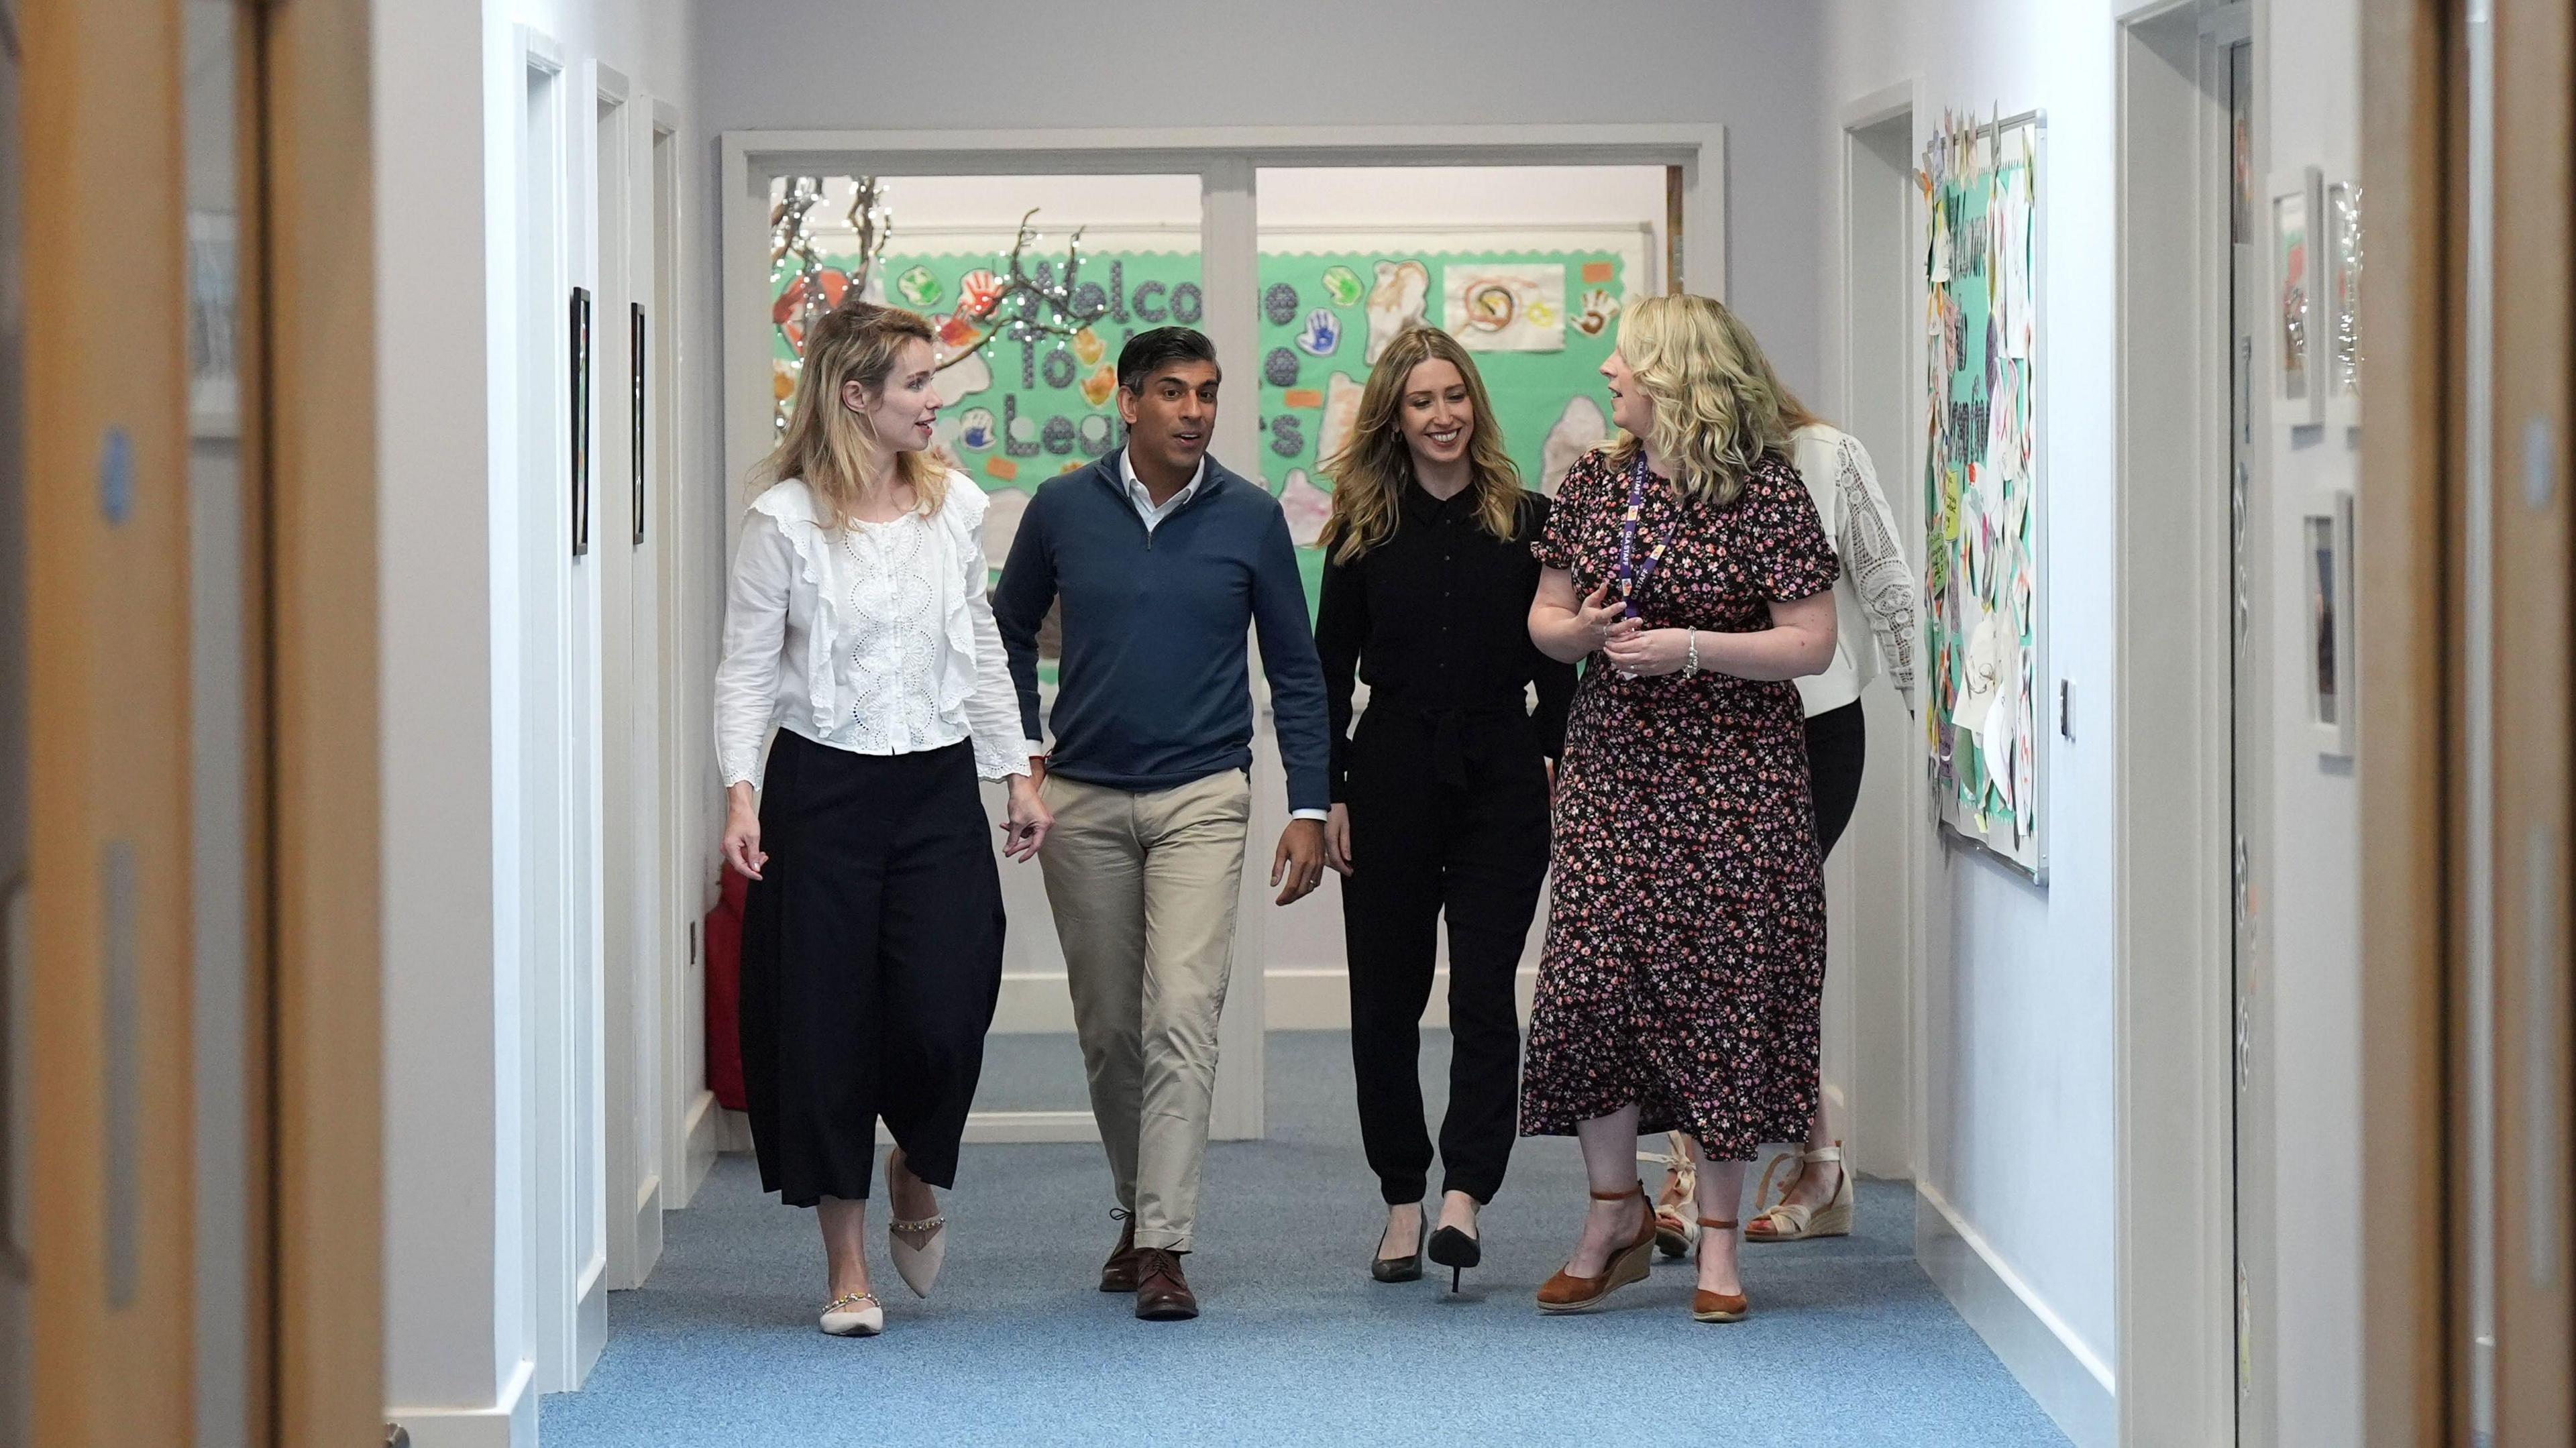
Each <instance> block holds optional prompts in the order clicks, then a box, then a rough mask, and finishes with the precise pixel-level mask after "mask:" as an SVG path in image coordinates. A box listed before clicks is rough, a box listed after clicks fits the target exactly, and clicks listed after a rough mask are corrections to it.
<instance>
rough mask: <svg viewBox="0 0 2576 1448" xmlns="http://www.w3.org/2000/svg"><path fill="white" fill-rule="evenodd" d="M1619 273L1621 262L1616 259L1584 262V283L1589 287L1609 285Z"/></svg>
mask: <svg viewBox="0 0 2576 1448" xmlns="http://www.w3.org/2000/svg"><path fill="white" fill-rule="evenodd" d="M1618 274H1619V264H1618V263H1617V262H1615V261H1587V262H1585V263H1584V264H1583V284H1584V285H1585V286H1587V287H1598V286H1607V285H1609V282H1610V279H1611V278H1612V277H1615V276H1617V275H1618Z"/></svg>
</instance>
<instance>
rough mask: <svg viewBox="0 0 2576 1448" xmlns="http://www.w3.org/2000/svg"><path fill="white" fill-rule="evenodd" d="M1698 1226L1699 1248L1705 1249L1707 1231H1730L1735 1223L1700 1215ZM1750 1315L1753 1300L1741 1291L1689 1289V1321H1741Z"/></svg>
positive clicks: (1706, 1246)
mask: <svg viewBox="0 0 2576 1448" xmlns="http://www.w3.org/2000/svg"><path fill="white" fill-rule="evenodd" d="M1699 1226H1700V1233H1699V1245H1700V1250H1701V1251H1706V1250H1708V1234H1709V1233H1711V1232H1732V1231H1734V1230H1735V1227H1736V1224H1735V1223H1733V1222H1721V1221H1719V1220H1718V1219H1717V1218H1715V1217H1702V1218H1700V1219H1699ZM1752 1315H1753V1301H1752V1299H1750V1298H1748V1297H1746V1296H1744V1295H1743V1294H1742V1293H1735V1292H1710V1291H1708V1290H1707V1289H1705V1288H1698V1287H1694V1288H1692V1289H1691V1321H1693V1322H1742V1321H1743V1320H1744V1319H1746V1318H1748V1317H1751V1316H1752Z"/></svg>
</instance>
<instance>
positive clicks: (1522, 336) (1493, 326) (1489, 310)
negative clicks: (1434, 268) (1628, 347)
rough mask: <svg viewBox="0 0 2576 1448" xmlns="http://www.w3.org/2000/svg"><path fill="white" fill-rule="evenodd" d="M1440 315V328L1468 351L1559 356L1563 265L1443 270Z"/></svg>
mask: <svg viewBox="0 0 2576 1448" xmlns="http://www.w3.org/2000/svg"><path fill="white" fill-rule="evenodd" d="M1440 315H1441V326H1442V327H1443V329H1444V330H1446V331H1447V332H1448V333H1449V335H1451V336H1453V337H1455V338H1457V339H1458V340H1459V341H1460V342H1461V343H1463V344H1465V346H1466V348H1467V350H1469V351H1471V352H1561V351H1563V350H1564V349H1565V263H1563V262H1504V263H1495V264H1493V265H1489V266H1481V267H1458V266H1451V267H1446V268H1443V270H1442V275H1441V296H1440ZM1587 335H1592V334H1587Z"/></svg>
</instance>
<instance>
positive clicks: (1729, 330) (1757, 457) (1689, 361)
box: [1601, 295, 1789, 507]
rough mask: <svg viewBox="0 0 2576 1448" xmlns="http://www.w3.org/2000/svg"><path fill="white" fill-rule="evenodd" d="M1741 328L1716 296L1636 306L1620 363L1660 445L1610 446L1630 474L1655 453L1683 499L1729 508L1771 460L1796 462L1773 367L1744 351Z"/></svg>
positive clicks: (1626, 442)
mask: <svg viewBox="0 0 2576 1448" xmlns="http://www.w3.org/2000/svg"><path fill="white" fill-rule="evenodd" d="M1742 326H1743V324H1742V323H1740V322H1737V321H1735V320H1734V317H1733V314H1731V313H1729V312H1728V311H1727V310H1726V307H1725V305H1724V304H1723V303H1721V302H1718V301H1717V300H1716V299H1714V298H1711V297H1696V296H1687V295H1673V296H1653V297H1647V298H1645V299H1643V300H1641V301H1638V302H1635V303H1633V304H1631V305H1630V306H1629V308H1628V309H1627V312H1626V313H1625V315H1624V316H1623V317H1622V318H1621V320H1620V323H1619V355H1620V356H1621V357H1622V358H1624V359H1626V361H1627V363H1628V368H1629V370H1630V371H1631V372H1633V373H1635V374H1636V385H1637V388H1638V390H1639V391H1641V392H1643V393H1645V395H1646V398H1647V400H1648V401H1650V402H1652V403H1653V404H1654V405H1655V421H1654V427H1653V431H1654V436H1652V437H1650V438H1642V439H1641V438H1638V437H1635V436H1632V435H1631V434H1628V433H1625V432H1622V433H1620V434H1619V435H1618V436H1617V437H1614V438H1612V439H1611V440H1610V441H1609V442H1607V443H1604V444H1602V448H1601V450H1602V452H1603V453H1604V454H1605V455H1607V456H1608V458H1609V459H1610V461H1611V462H1612V463H1613V464H1614V465H1616V466H1618V467H1622V468H1624V467H1627V466H1628V465H1629V464H1630V463H1631V462H1633V461H1634V460H1635V458H1636V456H1637V450H1638V448H1640V447H1641V446H1644V447H1650V448H1651V449H1652V451H1653V453H1654V456H1655V457H1657V458H1658V459H1661V460H1663V461H1665V462H1666V463H1667V464H1668V465H1670V466H1671V467H1672V469H1673V484H1674V486H1675V487H1676V488H1678V489H1679V490H1680V491H1681V494H1682V496H1683V497H1685V498H1687V499H1690V500H1691V501H1693V502H1703V503H1714V504H1716V505H1717V506H1719V507H1726V506H1728V505H1729V504H1732V503H1733V502H1734V501H1735V500H1736V498H1737V496H1738V495H1740V494H1741V493H1742V492H1743V491H1744V478H1745V474H1747V473H1749V472H1751V471H1752V469H1753V465H1754V464H1755V463H1757V462H1760V461H1761V460H1762V455H1763V454H1765V453H1779V454H1781V455H1783V456H1785V455H1786V454H1787V452H1788V450H1789V428H1788V426H1787V425H1786V421H1785V419H1784V418H1783V416H1782V406H1781V398H1780V390H1779V385H1778V383H1776V382H1775V381H1773V380H1772V379H1771V369H1770V368H1769V366H1768V365H1766V364H1764V363H1762V362H1760V361H1759V360H1758V356H1757V357H1755V358H1748V357H1747V356H1746V355H1745V354H1744V352H1743V351H1742V350H1741V349H1740V348H1739V347H1738V346H1737V345H1736V343H1735V340H1734V334H1735V332H1736V331H1738V330H1739V329H1741V328H1742ZM1745 335H1746V336H1750V335H1751V334H1750V333H1749V332H1747V333H1745Z"/></svg>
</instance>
